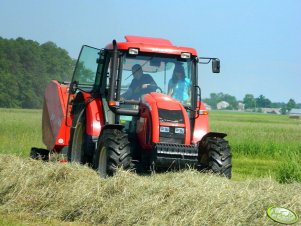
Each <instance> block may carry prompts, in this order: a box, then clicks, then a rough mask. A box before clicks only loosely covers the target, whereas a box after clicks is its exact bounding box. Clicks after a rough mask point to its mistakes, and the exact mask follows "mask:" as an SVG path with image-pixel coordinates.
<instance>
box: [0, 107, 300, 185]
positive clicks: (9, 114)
mask: <svg viewBox="0 0 301 226" xmlns="http://www.w3.org/2000/svg"><path fill="white" fill-rule="evenodd" d="M41 115H42V113H41V110H24V109H0V116H1V117H0V131H1V132H0V153H2V154H15V155H18V156H21V157H24V158H25V157H28V155H29V151H30V148H31V147H44V145H43V143H42V138H41V136H42V135H41V117H42V116H41ZM209 117H210V125H211V131H217V132H225V133H227V134H228V136H227V137H226V139H227V140H228V141H229V142H230V145H231V149H232V154H233V179H234V180H239V179H245V178H256V177H269V176H271V177H276V172H277V170H278V169H279V168H280V167H281V165H283V164H285V163H287V162H290V161H292V158H293V161H296V162H299V161H300V159H301V157H300V156H301V120H300V119H290V118H288V116H283V115H266V114H256V113H238V112H218V111H213V112H210V115H209Z"/></svg>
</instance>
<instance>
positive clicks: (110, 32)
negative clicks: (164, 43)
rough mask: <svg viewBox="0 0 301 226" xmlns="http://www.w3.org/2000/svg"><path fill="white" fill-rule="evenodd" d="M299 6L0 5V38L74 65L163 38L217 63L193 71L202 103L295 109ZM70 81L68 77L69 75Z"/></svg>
mask: <svg viewBox="0 0 301 226" xmlns="http://www.w3.org/2000/svg"><path fill="white" fill-rule="evenodd" d="M300 23H301V1H300V0H287V1H279V0H264V1H260V0H253V1H251V0H244V1H238V0H237V1H230V0H229V1H223V0H210V1H208V0H207V1H203V0H185V1H183V0H173V1H167V0H165V1H164V0H149V1H142V0H140V1H139V0H86V1H79V0H65V1H62V0H26V1H21V0H0V36H1V37H3V38H8V39H10V38H13V39H15V38H17V37H23V38H25V39H32V40H35V41H37V42H39V43H44V42H47V41H53V42H55V43H56V44H57V45H58V46H59V47H62V48H64V49H66V50H67V51H68V52H69V54H70V56H71V57H73V58H77V55H78V52H79V50H80V47H81V46H82V45H83V44H88V45H91V46H95V47H98V48H101V47H104V46H105V45H106V44H107V43H109V42H111V41H112V40H113V39H116V40H117V41H123V40H124V38H123V37H124V36H125V35H127V34H128V35H141V36H148V37H161V38H167V39H169V40H171V41H172V42H173V43H174V44H175V45H179V46H189V47H194V48H195V49H196V50H197V51H198V54H199V56H210V57H218V58H220V60H221V70H222V71H221V73H220V74H219V75H215V74H212V73H211V72H210V67H209V66H208V65H200V66H199V73H200V75H199V77H200V78H199V82H200V86H201V88H202V93H203V97H208V96H209V94H210V93H212V92H215V93H217V92H223V93H228V94H230V95H234V96H235V97H236V98H237V99H238V100H242V99H243V97H244V95H245V94H247V93H250V94H253V95H254V96H255V97H258V96H259V95H261V94H262V95H264V96H265V97H266V98H269V99H270V100H271V101H273V102H278V101H279V102H287V101H288V100H289V99H290V98H293V99H294V100H295V101H296V102H298V103H301V29H300ZM70 76H71V75H70Z"/></svg>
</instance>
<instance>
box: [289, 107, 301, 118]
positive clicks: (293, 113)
mask: <svg viewBox="0 0 301 226" xmlns="http://www.w3.org/2000/svg"><path fill="white" fill-rule="evenodd" d="M288 115H289V117H290V118H301V109H296V108H293V109H292V110H290V112H289V113H288Z"/></svg>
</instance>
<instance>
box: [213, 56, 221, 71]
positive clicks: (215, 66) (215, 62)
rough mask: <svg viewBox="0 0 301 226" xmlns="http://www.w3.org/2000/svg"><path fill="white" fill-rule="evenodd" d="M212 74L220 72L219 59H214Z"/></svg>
mask: <svg viewBox="0 0 301 226" xmlns="http://www.w3.org/2000/svg"><path fill="white" fill-rule="evenodd" d="M212 72H213V73H219V72H220V60H219V59H218V58H215V59H212Z"/></svg>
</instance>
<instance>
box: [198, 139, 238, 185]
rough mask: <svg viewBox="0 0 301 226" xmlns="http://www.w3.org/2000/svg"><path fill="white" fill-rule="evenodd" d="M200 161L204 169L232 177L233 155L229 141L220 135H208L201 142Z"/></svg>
mask: <svg viewBox="0 0 301 226" xmlns="http://www.w3.org/2000/svg"><path fill="white" fill-rule="evenodd" d="M199 161H200V164H201V166H202V167H203V169H207V170H210V171H212V172H213V173H216V174H218V175H221V176H225V177H227V178H229V179H230V178H231V176H232V155H231V149H230V146H229V144H228V141H226V140H224V139H223V138H220V137H206V138H204V140H202V141H201V143H200V154H199Z"/></svg>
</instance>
